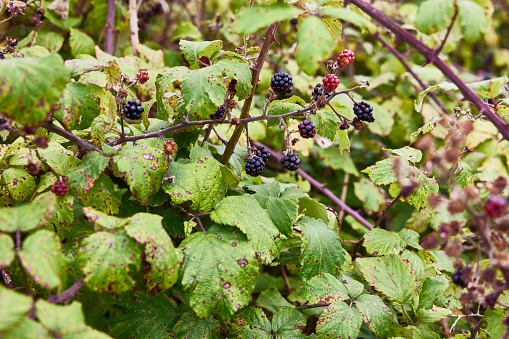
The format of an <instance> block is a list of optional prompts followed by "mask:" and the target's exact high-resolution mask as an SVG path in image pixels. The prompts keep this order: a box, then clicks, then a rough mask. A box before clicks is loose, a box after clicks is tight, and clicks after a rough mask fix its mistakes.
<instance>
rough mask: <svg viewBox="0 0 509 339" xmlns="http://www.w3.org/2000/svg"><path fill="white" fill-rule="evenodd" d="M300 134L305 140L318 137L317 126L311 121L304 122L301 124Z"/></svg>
mask: <svg viewBox="0 0 509 339" xmlns="http://www.w3.org/2000/svg"><path fill="white" fill-rule="evenodd" d="M299 132H300V136H301V137H303V138H304V139H309V138H312V137H314V136H315V135H316V127H315V124H313V122H312V121H311V120H304V121H303V122H301V123H300V124H299Z"/></svg>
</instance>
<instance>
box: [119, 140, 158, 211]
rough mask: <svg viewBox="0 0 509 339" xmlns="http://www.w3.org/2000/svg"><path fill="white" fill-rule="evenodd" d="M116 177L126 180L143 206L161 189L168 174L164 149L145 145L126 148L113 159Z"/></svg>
mask: <svg viewBox="0 0 509 339" xmlns="http://www.w3.org/2000/svg"><path fill="white" fill-rule="evenodd" d="M113 164H114V165H113V171H114V173H115V175H117V176H120V177H123V178H125V180H126V182H127V184H128V185H129V187H130V188H131V192H132V193H133V195H134V196H135V197H136V198H138V199H139V200H140V201H141V203H142V204H143V205H145V204H146V203H147V200H148V197H149V196H150V195H152V194H154V193H156V192H157V191H159V188H160V187H161V182H162V180H163V176H164V175H165V174H166V169H167V168H168V167H167V162H166V155H165V153H164V151H163V150H162V149H156V148H153V147H148V146H144V145H140V146H124V147H122V149H121V150H120V151H119V152H118V153H117V154H116V155H115V157H114V158H113Z"/></svg>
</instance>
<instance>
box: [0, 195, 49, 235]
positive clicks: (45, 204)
mask: <svg viewBox="0 0 509 339" xmlns="http://www.w3.org/2000/svg"><path fill="white" fill-rule="evenodd" d="M56 204H57V196H56V195H54V194H49V195H48V197H47V198H46V199H44V200H40V201H38V202H33V203H30V204H26V205H20V206H16V207H9V208H0V230H1V231H4V232H15V231H17V230H19V231H22V232H26V231H30V230H32V229H34V228H37V227H42V226H44V224H45V223H46V222H47V221H48V220H49V219H50V218H51V216H52V215H53V211H54V210H55V205H56Z"/></svg>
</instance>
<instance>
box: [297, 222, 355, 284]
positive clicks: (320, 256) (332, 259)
mask: <svg viewBox="0 0 509 339" xmlns="http://www.w3.org/2000/svg"><path fill="white" fill-rule="evenodd" d="M298 227H299V228H300V229H301V230H302V235H303V237H304V241H303V242H302V246H301V251H302V253H301V255H300V258H299V261H300V265H301V269H300V278H301V279H302V280H304V281H306V280H308V279H310V278H312V277H314V276H316V275H318V274H320V273H330V274H332V275H339V272H340V271H341V267H342V265H343V263H344V262H345V256H344V252H343V250H342V249H343V248H342V246H341V238H339V236H338V235H337V234H336V233H334V232H333V231H331V230H330V229H329V228H328V227H327V225H326V224H325V223H323V222H322V221H321V220H316V219H312V218H310V217H306V216H304V217H302V218H301V219H299V222H298Z"/></svg>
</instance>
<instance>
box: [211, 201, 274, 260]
mask: <svg viewBox="0 0 509 339" xmlns="http://www.w3.org/2000/svg"><path fill="white" fill-rule="evenodd" d="M239 212H240V213H239ZM210 218H211V219H212V220H213V221H214V222H216V223H220V224H224V225H229V226H234V227H236V228H238V229H240V230H241V231H242V232H243V233H244V234H246V235H247V238H248V239H249V242H250V244H251V246H253V249H254V250H255V252H256V253H257V257H258V259H260V260H261V261H263V262H264V263H265V264H270V263H271V262H272V260H273V259H274V258H275V257H277V256H278V255H279V248H278V246H277V244H276V241H275V237H277V236H278V235H279V231H278V229H277V228H276V226H274V224H273V223H272V221H271V219H270V217H269V215H268V213H267V211H266V210H264V209H263V208H261V206H260V204H259V203H258V201H256V199H255V198H254V197H253V196H250V195H247V194H244V195H241V196H230V197H227V198H225V199H224V200H223V201H221V203H219V204H218V205H217V206H216V208H215V210H214V211H212V213H211V214H210Z"/></svg>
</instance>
